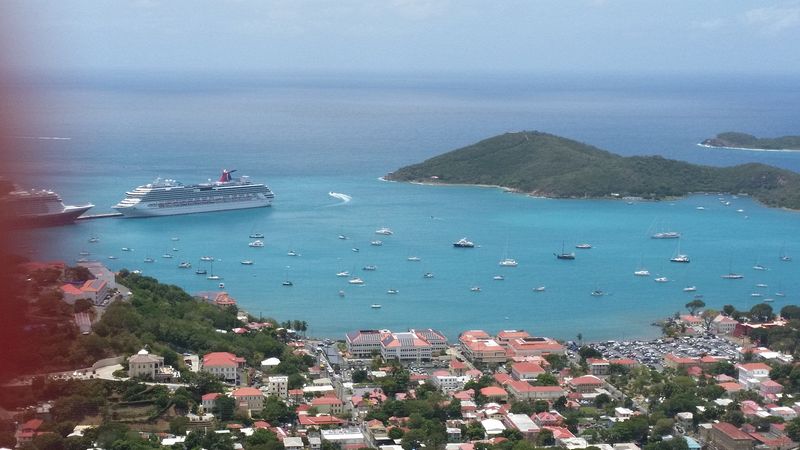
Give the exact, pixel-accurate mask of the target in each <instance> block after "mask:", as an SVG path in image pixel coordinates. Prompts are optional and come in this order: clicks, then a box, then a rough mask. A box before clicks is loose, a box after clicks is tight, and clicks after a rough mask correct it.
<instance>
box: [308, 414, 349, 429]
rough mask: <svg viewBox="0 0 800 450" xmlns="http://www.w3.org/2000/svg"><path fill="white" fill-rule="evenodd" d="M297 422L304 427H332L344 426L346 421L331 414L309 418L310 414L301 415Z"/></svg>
mask: <svg viewBox="0 0 800 450" xmlns="http://www.w3.org/2000/svg"><path fill="white" fill-rule="evenodd" d="M297 420H298V421H300V425H301V426H303V427H315V428H320V427H331V426H338V425H342V424H344V420H342V419H340V418H338V417H334V416H332V415H330V414H318V415H316V416H309V415H308V414H299V415H298V416H297Z"/></svg>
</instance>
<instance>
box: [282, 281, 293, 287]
mask: <svg viewBox="0 0 800 450" xmlns="http://www.w3.org/2000/svg"><path fill="white" fill-rule="evenodd" d="M281 285H282V286H294V283H292V282H291V281H289V280H286V281H284V282H282V283H281Z"/></svg>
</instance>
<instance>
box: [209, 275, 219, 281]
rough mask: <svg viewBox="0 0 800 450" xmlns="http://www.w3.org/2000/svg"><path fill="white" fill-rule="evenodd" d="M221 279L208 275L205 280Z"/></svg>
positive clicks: (217, 276)
mask: <svg viewBox="0 0 800 450" xmlns="http://www.w3.org/2000/svg"><path fill="white" fill-rule="evenodd" d="M221 279H222V277H221V276H219V275H209V276H207V277H206V280H221Z"/></svg>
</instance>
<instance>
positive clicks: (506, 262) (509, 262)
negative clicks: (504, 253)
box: [499, 258, 518, 267]
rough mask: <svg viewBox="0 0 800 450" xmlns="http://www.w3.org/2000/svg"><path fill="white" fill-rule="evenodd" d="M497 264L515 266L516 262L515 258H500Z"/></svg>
mask: <svg viewBox="0 0 800 450" xmlns="http://www.w3.org/2000/svg"><path fill="white" fill-rule="evenodd" d="M499 265H500V266H502V267H517V265H518V264H517V260H515V259H512V258H505V259H501V260H500V263H499Z"/></svg>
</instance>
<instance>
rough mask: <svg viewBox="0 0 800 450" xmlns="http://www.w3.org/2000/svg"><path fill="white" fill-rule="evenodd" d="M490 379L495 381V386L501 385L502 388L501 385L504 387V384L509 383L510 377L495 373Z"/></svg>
mask: <svg viewBox="0 0 800 450" xmlns="http://www.w3.org/2000/svg"><path fill="white" fill-rule="evenodd" d="M492 377H493V378H494V381H495V382H496V383H497V384H499V385H501V386H502V385H504V384H506V383H507V382H509V381H510V380H512V378H511V377H510V376H508V375H507V374H505V373H499V372H497V373H495V374H494V375H492Z"/></svg>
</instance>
